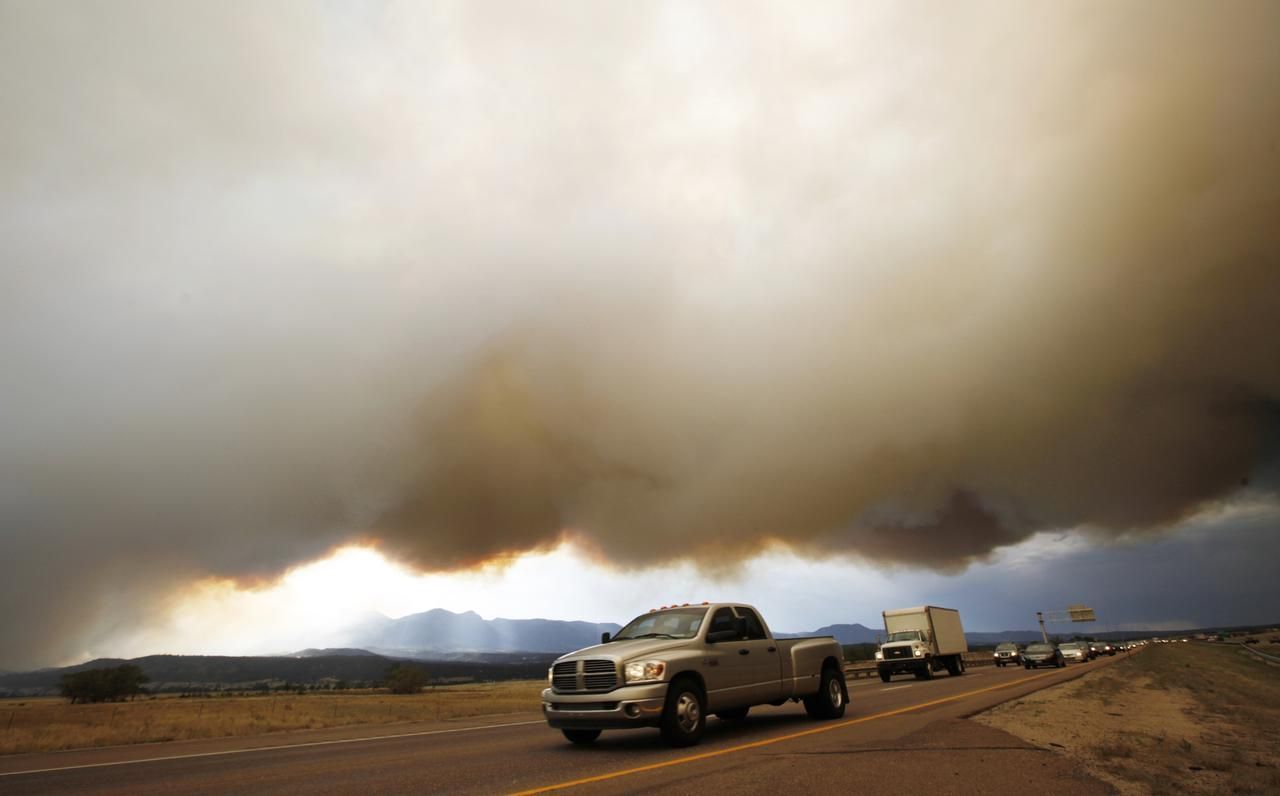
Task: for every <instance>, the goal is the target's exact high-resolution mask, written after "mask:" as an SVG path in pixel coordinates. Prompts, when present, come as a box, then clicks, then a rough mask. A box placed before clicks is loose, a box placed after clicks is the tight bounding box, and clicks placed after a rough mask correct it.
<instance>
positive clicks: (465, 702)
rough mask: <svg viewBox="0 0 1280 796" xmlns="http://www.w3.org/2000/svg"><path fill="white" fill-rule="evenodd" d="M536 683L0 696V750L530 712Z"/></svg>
mask: <svg viewBox="0 0 1280 796" xmlns="http://www.w3.org/2000/svg"><path fill="white" fill-rule="evenodd" d="M543 687H545V683H544V682H543V681H541V680H537V681H528V680H525V681H517V682H504V683H481V684H467V685H452V686H440V687H437V688H434V689H428V690H426V691H424V692H422V693H421V694H414V695H406V696H398V695H392V694H389V693H387V692H386V691H369V692H339V693H319V692H316V693H307V694H304V695H296V694H287V695H284V694H282V695H264V696H233V697H224V696H210V697H195V698H190V699H188V698H179V697H176V696H173V697H160V698H156V699H142V700H138V701H134V702H121V703H114V704H110V703H109V704H98V705H70V704H67V701H66V700H65V699H57V698H52V697H50V698H39V699H6V700H0V754H14V753H17V752H38V751H52V750H56V749H78V748H84V747H92V746H114V745H117V744H133V743H148V742H154V741H174V740H186V739H190V738H219V737H227V736H241V735H258V734H261V733H268V732H279V731H282V730H303V729H315V728H323V727H341V726H347V725H353V724H391V723H395V722H407V721H429V720H445V719H456V718H465V717H470V716H485V715H495V714H503V713H518V712H526V711H536V710H538V707H539V704H540V702H539V696H538V695H539V693H540V692H541V690H542V688H543Z"/></svg>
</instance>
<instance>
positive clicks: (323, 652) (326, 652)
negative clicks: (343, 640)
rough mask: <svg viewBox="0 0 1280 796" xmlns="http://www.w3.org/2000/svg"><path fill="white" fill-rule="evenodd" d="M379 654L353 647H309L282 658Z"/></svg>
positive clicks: (375, 655)
mask: <svg viewBox="0 0 1280 796" xmlns="http://www.w3.org/2000/svg"><path fill="white" fill-rule="evenodd" d="M377 654H378V653H376V652H370V651H369V650H361V649H353V648H351V647H326V648H324V649H316V648H315V647H308V648H307V649H305V650H299V651H297V652H291V653H289V654H288V655H285V656H282V657H286V658H325V657H330V656H333V655H354V656H360V655H372V656H374V657H377Z"/></svg>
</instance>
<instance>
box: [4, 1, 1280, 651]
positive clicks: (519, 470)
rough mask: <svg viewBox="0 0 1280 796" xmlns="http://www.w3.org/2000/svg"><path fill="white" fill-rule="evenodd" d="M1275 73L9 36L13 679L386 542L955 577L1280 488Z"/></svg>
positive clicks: (153, 17) (1083, 55) (74, 20)
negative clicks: (1245, 488) (346, 550)
mask: <svg viewBox="0 0 1280 796" xmlns="http://www.w3.org/2000/svg"><path fill="white" fill-rule="evenodd" d="M1276 30H1280V7H1278V6H1277V5H1276V4H1275V3H1270V2H1235V3H1231V4H1230V5H1228V6H1214V7H1212V8H1210V7H1208V6H1206V5H1200V4H1192V3H1172V4H1170V3H1163V4H1152V3H1146V2H1126V3H1099V4H1096V5H1094V4H1090V3H1085V4H1084V5H1081V4H1071V5H1064V6H1061V7H1043V6H1038V7H1036V8H1025V9H1024V8H1017V7H1012V6H1010V5H1009V4H1005V3H994V4H991V5H989V6H983V5H981V4H979V5H977V6H975V5H966V6H964V7H963V8H959V7H955V6H953V5H951V4H946V3H907V4H900V5H894V6H892V7H882V6H876V5H867V6H854V7H850V5H849V4H847V3H837V4H832V5H830V6H821V7H817V6H811V7H808V8H806V9H805V13H803V14H796V13H794V11H793V10H783V9H782V8H781V7H780V6H776V5H769V4H761V5H757V6H748V5H745V4H742V3H727V4H715V3H707V4H688V3H675V4H661V3H658V4H643V5H640V6H636V7H628V8H622V7H621V6H618V5H600V4H596V3H577V2H561V3H554V4H539V5H512V4H508V3H497V4H492V5H490V4H485V3H470V2H469V3H462V4H457V5H454V4H448V3H444V4H435V5H432V6H430V7H426V6H422V5H420V4H413V3H409V4H403V5H402V4H397V3H387V4H368V5H367V6H340V7H339V6H333V7H328V6H326V7H325V9H324V10H323V12H321V11H319V10H317V8H316V7H315V6H314V5H313V4H308V3H300V4H297V5H292V4H288V3H273V4H271V5H270V6H269V7H264V6H262V5H261V4H255V3H230V4H228V3H220V4H216V5H209V6H203V5H181V4H179V5H175V4H171V3H158V2H157V3H150V2H136V3H113V4H111V5H109V6H107V5H102V4H96V3H75V2H66V3H59V4H56V5H51V4H44V3H20V2H8V3H3V4H0V99H2V100H3V105H4V107H5V109H6V111H5V117H6V121H5V124H4V125H3V126H0V182H2V184H3V186H4V190H3V193H2V194H0V262H2V263H3V266H2V267H0V310H2V311H0V373H3V379H4V389H3V391H2V394H0V408H2V411H0V541H3V543H4V547H5V555H4V556H3V558H2V560H0V607H2V608H3V610H4V612H5V615H6V616H8V617H13V616H15V615H21V616H23V617H24V620H23V621H20V622H15V621H6V622H4V623H2V624H0V666H19V665H32V664H43V663H49V662H52V661H57V660H63V659H66V658H67V657H72V656H75V655H76V654H77V653H78V652H79V651H80V650H83V649H85V648H86V645H88V644H90V643H92V640H93V639H95V638H103V637H107V636H109V635H110V633H111V632H112V631H113V629H114V628H116V627H118V626H127V625H131V624H136V623H138V622H145V621H146V616H147V611H149V610H156V609H158V608H162V607H163V604H162V603H161V602H158V601H159V600H161V599H162V596H163V595H164V594H166V593H168V592H169V591H170V590H172V589H174V588H177V587H179V586H181V584H183V583H185V582H188V581H189V580H190V579H191V578H193V577H199V576H201V575H204V574H209V573H213V574H218V575H225V576H231V577H236V578H243V579H247V580H252V579H261V578H271V577H273V576H274V575H275V574H276V573H278V572H280V571H281V569H282V568H284V567H287V566H288V565H290V564H293V563H297V562H300V561H305V560H308V559H310V558H313V557H316V556H319V555H322V554H323V553H324V552H325V551H326V550H329V549H331V548H332V547H333V546H335V545H338V544H341V543H343V542H344V541H349V540H352V539H366V540H373V541H376V542H377V543H378V544H379V545H381V546H382V547H383V548H384V549H386V550H388V551H389V552H391V553H393V554H395V555H396V556H398V557H400V558H402V559H404V560H407V561H411V562H413V563H414V564H415V565H417V566H419V567H422V568H424V569H430V570H442V569H450V568H458V567H466V566H469V565H472V564H475V563H477V562H481V561H485V560H488V559H492V558H494V557H495V556H501V555H505V554H510V553H513V552H519V551H523V550H531V549H537V548H540V547H546V546H549V545H553V544H555V543H556V542H557V541H559V540H561V539H563V538H573V539H576V540H578V541H579V542H580V543H581V544H583V545H584V546H586V547H588V548H589V549H591V550H593V551H594V552H595V554H597V555H599V556H600V557H601V558H602V559H604V560H607V561H610V562H614V563H617V564H620V565H624V566H631V565H645V564H653V563H661V562H666V561H673V560H678V559H693V560H695V561H697V562H699V564H700V565H701V566H704V567H707V568H709V569H723V568H727V567H732V566H733V565H734V563H735V562H737V561H741V560H742V559H743V558H744V557H748V556H750V555H752V554H753V553H756V552H759V551H760V550H762V549H764V548H766V547H769V546H771V545H785V546H788V547H790V548H792V549H795V550H798V551H801V552H803V553H805V554H806V555H812V556H819V557H825V556H832V555H839V556H850V557H855V558H861V559H864V560H868V561H872V562H882V563H889V564H903V565H912V566H927V567H932V568H936V569H939V570H944V571H958V570H961V569H963V568H964V567H965V566H966V565H967V564H968V563H969V562H971V561H974V560H979V559H981V558H983V557H984V556H986V555H988V554H990V553H991V551H993V550H994V549H995V548H997V547H999V546H1002V545H1008V544H1012V543H1016V542H1017V541H1019V540H1021V539H1024V538H1026V537H1027V536H1029V535H1030V534H1032V533H1034V532H1036V531H1039V530H1044V529H1051V528H1076V527H1083V528H1086V529H1088V530H1089V531H1090V532H1091V533H1095V534H1097V535H1098V536H1099V538H1102V539H1107V538H1112V537H1115V536H1118V535H1125V534H1133V533H1151V532H1158V531H1160V530H1161V529H1164V528H1168V527H1170V526H1172V525H1174V524H1176V523H1178V522H1179V521H1180V520H1182V519H1185V518H1186V517H1188V516H1189V515H1191V514H1193V513H1194V512H1196V511H1197V510H1198V509H1200V508H1202V507H1204V506H1205V505H1206V504H1209V503H1211V502H1213V501H1217V500H1221V499H1224V498H1227V497H1229V496H1230V495H1231V494H1232V493H1233V492H1234V491H1236V490H1238V489H1239V488H1240V487H1241V485H1242V484H1243V483H1245V482H1249V483H1251V485H1255V486H1256V485H1258V481H1259V479H1260V478H1261V479H1262V480H1263V481H1264V484H1263V486H1264V487H1266V486H1268V485H1267V484H1266V483H1265V481H1266V479H1265V478H1264V477H1263V475H1264V473H1263V470H1262V468H1263V466H1264V465H1265V464H1266V462H1268V461H1269V460H1270V459H1271V457H1273V456H1274V454H1275V453H1276V451H1275V447H1274V443H1275V442H1276V439H1277V437H1276V429H1277V427H1278V425H1280V356H1278V355H1277V351H1278V350H1280V349H1278V346H1277V343H1278V342H1280V334H1278V332H1280V327H1278V326H1277V318H1280V261H1278V258H1280V223H1277V219H1280V48H1277V47H1275V46H1274V38H1275V37H1274V31H1276Z"/></svg>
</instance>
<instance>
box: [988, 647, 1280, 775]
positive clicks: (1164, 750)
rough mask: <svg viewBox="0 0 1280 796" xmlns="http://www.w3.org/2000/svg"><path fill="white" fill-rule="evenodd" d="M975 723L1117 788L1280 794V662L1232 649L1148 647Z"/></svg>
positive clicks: (1022, 699)
mask: <svg viewBox="0 0 1280 796" xmlns="http://www.w3.org/2000/svg"><path fill="white" fill-rule="evenodd" d="M1085 665H1088V664H1085ZM972 721H975V722H977V723H979V724H982V725H985V726H987V727H990V728H992V729H997V730H1001V731H1003V732H1007V733H1009V734H1011V735H1013V736H1016V737H1018V738H1020V739H1023V740H1024V741H1026V742H1028V743H1030V744H1032V745H1034V746H1036V747H1038V748H1041V749H1051V750H1054V751H1055V752H1056V756H1058V757H1060V758H1063V759H1065V760H1069V761H1071V762H1072V764H1073V765H1074V766H1076V767H1078V768H1079V770H1080V771H1082V772H1084V773H1087V774H1089V775H1091V776H1093V777H1097V778H1098V779H1101V780H1103V781H1105V782H1107V783H1109V784H1110V785H1112V786H1113V787H1114V788H1115V789H1116V790H1117V791H1119V792H1120V793H1121V794H1126V795H1127V794H1174V793H1178V794H1186V793H1190V794H1201V793H1204V794H1220V793H1280V667H1273V666H1268V665H1266V664H1264V663H1262V662H1260V661H1258V660H1257V659H1255V658H1252V657H1250V656H1248V655H1247V654H1246V653H1244V652H1243V651H1240V650H1239V649H1238V648H1236V647H1233V646H1217V647H1215V646H1211V645H1207V644H1167V645H1156V646H1153V647H1149V648H1147V649H1146V650H1143V651H1142V652H1141V653H1138V654H1135V655H1133V656H1132V657H1131V658H1130V659H1128V660H1125V661H1122V662H1118V663H1117V665H1114V666H1108V667H1106V668H1105V669H1099V670H1098V671H1097V672H1091V673H1089V674H1088V675H1085V676H1084V677H1082V678H1080V679H1078V680H1074V681H1071V682H1069V683H1064V684H1062V685H1059V686H1054V687H1052V688H1047V689H1044V690H1042V691H1037V692H1035V693H1033V694H1029V695H1027V696H1025V697H1022V698H1019V699H1016V700H1013V701H1011V702H1006V703H1005V704H1003V705H999V706H997V707H995V708H993V709H992V710H990V711H987V712H985V713H982V714H979V715H977V716H974V717H973V718H972Z"/></svg>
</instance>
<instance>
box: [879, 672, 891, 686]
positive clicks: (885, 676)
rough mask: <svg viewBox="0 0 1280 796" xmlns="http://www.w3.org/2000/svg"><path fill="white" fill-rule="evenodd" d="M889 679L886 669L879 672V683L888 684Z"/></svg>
mask: <svg viewBox="0 0 1280 796" xmlns="http://www.w3.org/2000/svg"><path fill="white" fill-rule="evenodd" d="M890 677H891V675H890V674H889V670H888V669H881V670H880V681H881V682H884V683H887V682H889V678H890Z"/></svg>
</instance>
